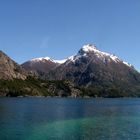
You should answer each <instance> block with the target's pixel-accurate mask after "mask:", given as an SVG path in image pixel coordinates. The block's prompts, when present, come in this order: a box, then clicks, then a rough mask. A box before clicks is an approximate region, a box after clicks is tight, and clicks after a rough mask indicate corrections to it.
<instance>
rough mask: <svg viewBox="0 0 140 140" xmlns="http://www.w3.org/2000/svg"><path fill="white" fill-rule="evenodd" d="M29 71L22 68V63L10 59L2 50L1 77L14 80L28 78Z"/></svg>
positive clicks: (0, 61)
mask: <svg viewBox="0 0 140 140" xmlns="http://www.w3.org/2000/svg"><path fill="white" fill-rule="evenodd" d="M26 75H27V73H26V72H25V71H24V70H23V69H22V67H21V66H20V65H18V64H17V63H16V62H14V61H13V60H12V59H10V58H9V57H8V56H7V55H6V54H5V53H3V52H2V51H0V79H4V80H12V79H14V78H17V79H22V80H25V79H26Z"/></svg>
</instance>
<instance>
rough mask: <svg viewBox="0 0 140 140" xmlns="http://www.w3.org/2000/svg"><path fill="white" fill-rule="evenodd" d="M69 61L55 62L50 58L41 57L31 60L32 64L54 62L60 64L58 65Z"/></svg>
mask: <svg viewBox="0 0 140 140" xmlns="http://www.w3.org/2000/svg"><path fill="white" fill-rule="evenodd" d="M66 60H67V59H63V60H54V59H51V58H50V57H40V58H34V59H31V60H30V61H31V62H34V63H36V62H45V61H51V62H54V63H58V64H63V63H65V62H66Z"/></svg>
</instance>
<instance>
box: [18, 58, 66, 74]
mask: <svg viewBox="0 0 140 140" xmlns="http://www.w3.org/2000/svg"><path fill="white" fill-rule="evenodd" d="M65 61H66V60H53V59H51V58H49V57H41V58H35V59H32V60H29V61H27V62H25V63H23V64H22V65H21V66H22V67H23V68H24V69H26V70H27V71H32V72H35V73H38V74H39V75H43V74H45V73H48V72H49V71H51V70H53V69H55V68H56V67H57V66H59V65H60V64H62V63H64V62H65Z"/></svg>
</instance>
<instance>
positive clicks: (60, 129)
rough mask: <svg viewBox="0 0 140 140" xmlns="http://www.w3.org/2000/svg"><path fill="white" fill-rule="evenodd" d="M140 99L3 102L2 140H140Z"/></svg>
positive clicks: (0, 100)
mask: <svg viewBox="0 0 140 140" xmlns="http://www.w3.org/2000/svg"><path fill="white" fill-rule="evenodd" d="M139 139H140V99H127V98H126V99H71V98H37V97H36V98H35V97H34V98H0V140H139Z"/></svg>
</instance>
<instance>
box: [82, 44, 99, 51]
mask: <svg viewBox="0 0 140 140" xmlns="http://www.w3.org/2000/svg"><path fill="white" fill-rule="evenodd" d="M82 50H83V51H84V52H91V51H95V50H97V48H96V46H95V45H92V44H87V45H84V46H83V47H82Z"/></svg>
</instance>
